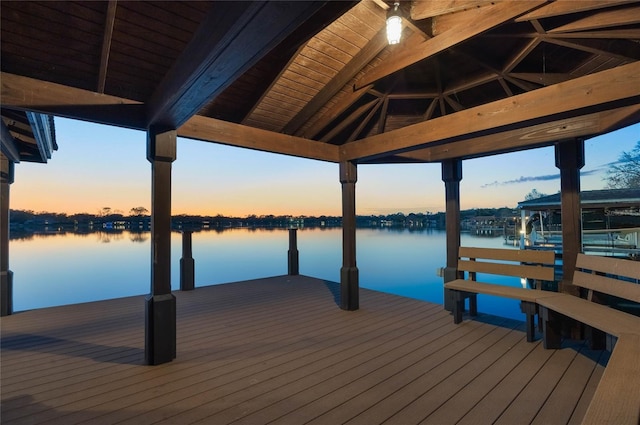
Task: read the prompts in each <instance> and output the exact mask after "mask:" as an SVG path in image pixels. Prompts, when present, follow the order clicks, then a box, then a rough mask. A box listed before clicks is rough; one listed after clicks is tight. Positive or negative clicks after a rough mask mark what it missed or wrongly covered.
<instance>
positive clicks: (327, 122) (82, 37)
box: [0, 0, 640, 163]
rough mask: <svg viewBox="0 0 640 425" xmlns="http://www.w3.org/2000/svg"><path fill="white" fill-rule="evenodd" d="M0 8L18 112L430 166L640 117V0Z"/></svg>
mask: <svg viewBox="0 0 640 425" xmlns="http://www.w3.org/2000/svg"><path fill="white" fill-rule="evenodd" d="M390 4H391V2H384V1H382V0H376V1H373V0H365V1H362V2H347V1H341V2H322V1H316V2H312V1H292V2H231V1H229V2H224V1H216V2H204V1H180V2H164V1H116V0H111V1H103V2H99V1H96V2H85V1H78V2H72V1H59V2H56V1H29V2H22V1H6V0H3V1H2V2H0V8H1V10H0V15H1V22H0V31H1V33H0V42H1V54H2V60H1V69H2V92H1V93H0V95H1V101H2V107H3V109H4V110H33V111H38V112H42V113H50V114H55V115H60V116H67V117H72V118H78V119H84V120H90V121H96V122H102V123H107V124H113V125H118V126H124V127H131V128H139V129H146V128H149V127H151V126H160V127H169V128H178V131H179V134H180V135H181V136H184V137H191V138H195V139H200V140H205V141H212V142H218V143H225V144H230V145H234V146H242V147H248V148H252V149H260V150H265V151H271V152H280V153H285V154H290V155H297V156H303V157H309V158H316V159H321V160H327V161H336V162H337V161H342V160H355V161H358V162H361V163H366V162H399V161H412V162H431V161H441V160H443V159H448V158H455V157H460V158H469V157H475V156H482V155H488V154H493V153H497V152H506V151H512V150H519V149H526V148H530V147H535V146H542V145H549V144H553V143H555V142H557V141H559V140H564V139H567V138H572V137H591V136H593V135H597V134H601V133H604V132H608V131H611V130H613V129H616V128H619V127H621V126H626V125H629V124H633V123H637V122H640V106H639V104H640V3H639V2H637V1H614V0H601V1H591V0H581V1H575V0H556V1H553V2H551V1H545V0H522V1H518V2H513V1H499V0H498V1H486V0H448V1H436V2H433V1H402V2H401V5H400V8H401V11H402V13H403V18H404V19H403V22H404V32H403V38H402V41H401V42H400V44H398V45H395V46H388V45H387V43H386V40H385V34H384V31H385V19H386V15H387V9H388V8H389V5H390Z"/></svg>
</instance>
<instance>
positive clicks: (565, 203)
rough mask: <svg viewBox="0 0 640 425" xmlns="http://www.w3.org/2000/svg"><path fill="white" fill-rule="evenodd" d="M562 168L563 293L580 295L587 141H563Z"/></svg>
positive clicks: (558, 162)
mask: <svg viewBox="0 0 640 425" xmlns="http://www.w3.org/2000/svg"><path fill="white" fill-rule="evenodd" d="M555 154H556V167H558V168H559V169H560V203H561V208H562V210H561V219H560V220H561V223H562V281H561V282H560V284H559V285H558V286H559V291H560V292H566V293H572V294H574V295H577V294H578V291H577V290H576V288H575V287H574V286H573V285H572V283H571V282H572V281H573V270H574V269H575V266H576V258H577V256H578V253H579V252H582V217H581V215H582V212H581V209H580V169H581V168H582V167H584V141H582V140H580V139H577V140H570V141H565V142H560V143H558V144H557V145H556V147H555Z"/></svg>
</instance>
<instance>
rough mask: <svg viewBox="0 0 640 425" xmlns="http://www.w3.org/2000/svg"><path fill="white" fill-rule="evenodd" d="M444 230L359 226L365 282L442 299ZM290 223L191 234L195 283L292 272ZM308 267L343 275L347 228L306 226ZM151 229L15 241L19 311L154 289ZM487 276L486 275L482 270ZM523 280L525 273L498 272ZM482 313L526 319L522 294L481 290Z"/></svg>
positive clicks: (177, 251) (327, 275)
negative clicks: (513, 295) (520, 275)
mask: <svg viewBox="0 0 640 425" xmlns="http://www.w3.org/2000/svg"><path fill="white" fill-rule="evenodd" d="M181 238H182V236H181V234H180V233H173V234H172V237H171V244H172V253H171V255H172V259H171V262H172V265H171V282H172V288H173V289H178V288H179V284H180V276H179V270H180V269H179V260H180V256H181V248H182V243H181ZM445 238H446V234H445V232H444V231H437V230H425V231H409V230H407V229H390V228H382V229H358V230H357V261H358V269H359V271H360V286H361V287H363V288H369V289H374V290H378V291H383V292H389V293H393V294H398V295H403V296H407V297H411V298H416V299H420V300H424V301H430V302H434V303H440V304H442V302H443V290H442V278H440V277H438V276H437V275H436V271H437V269H438V268H440V267H444V265H445V261H446V260H445ZM288 243H289V239H288V232H287V231H286V230H283V229H275V230H262V229H247V228H241V229H228V230H224V231H222V232H217V231H203V232H195V233H193V258H194V259H195V283H196V287H197V286H206V285H213V284H217V283H225V282H234V281H241V280H247V279H256V278H262V277H269V276H277V275H283V274H286V273H287V250H288ZM461 244H462V245H463V246H477V247H495V248H498V247H500V248H505V247H506V246H505V245H504V243H503V238H501V237H496V238H487V237H475V236H471V235H468V234H463V235H462V237H461ZM298 251H299V254H300V273H301V274H304V275H308V276H312V277H317V278H321V279H327V280H331V281H339V279H340V267H341V265H342V230H341V229H300V230H299V231H298ZM150 258H151V254H150V234H149V233H131V232H128V231H123V232H119V233H105V232H95V233H90V234H82V235H81V234H72V233H67V234H48V235H34V236H33V238H30V239H12V240H11V241H10V269H11V270H12V271H13V272H14V310H15V311H20V310H29V309H34V308H43V307H50V306H55V305H63V304H74V303H80V302H87V301H96V300H102V299H109V298H117V297H124V296H130V295H140V294H147V293H149V291H150V289H149V288H150V279H151V278H150V262H151V259H150ZM479 279H480V277H479ZM492 279H493V280H492V281H495V282H496V283H501V284H509V285H514V286H518V285H520V281H519V279H517V278H494V277H492ZM478 308H479V310H480V311H481V312H486V313H491V314H496V315H500V316H503V317H510V318H515V319H518V320H522V319H523V315H522V313H520V309H519V303H518V301H516V300H508V299H504V298H499V297H491V296H483V295H479V298H478Z"/></svg>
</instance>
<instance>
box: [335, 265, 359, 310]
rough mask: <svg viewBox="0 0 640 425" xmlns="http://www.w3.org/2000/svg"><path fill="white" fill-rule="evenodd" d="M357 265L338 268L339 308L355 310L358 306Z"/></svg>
mask: <svg viewBox="0 0 640 425" xmlns="http://www.w3.org/2000/svg"><path fill="white" fill-rule="evenodd" d="M358 276H359V273H358V268H357V267H343V268H341V269H340V308H341V309H343V310H357V309H358V308H360V287H359V282H358V278H359V277H358Z"/></svg>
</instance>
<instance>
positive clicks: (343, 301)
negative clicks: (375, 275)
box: [340, 161, 360, 310]
mask: <svg viewBox="0 0 640 425" xmlns="http://www.w3.org/2000/svg"><path fill="white" fill-rule="evenodd" d="M357 172H358V167H357V165H356V163H355V162H353V161H344V162H341V163H340V183H341V184H342V268H341V269H340V308H341V309H343V310H357V309H358V308H359V307H360V305H359V304H360V301H359V295H360V294H359V282H358V267H357V265H356V181H357V180H358V176H357Z"/></svg>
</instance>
